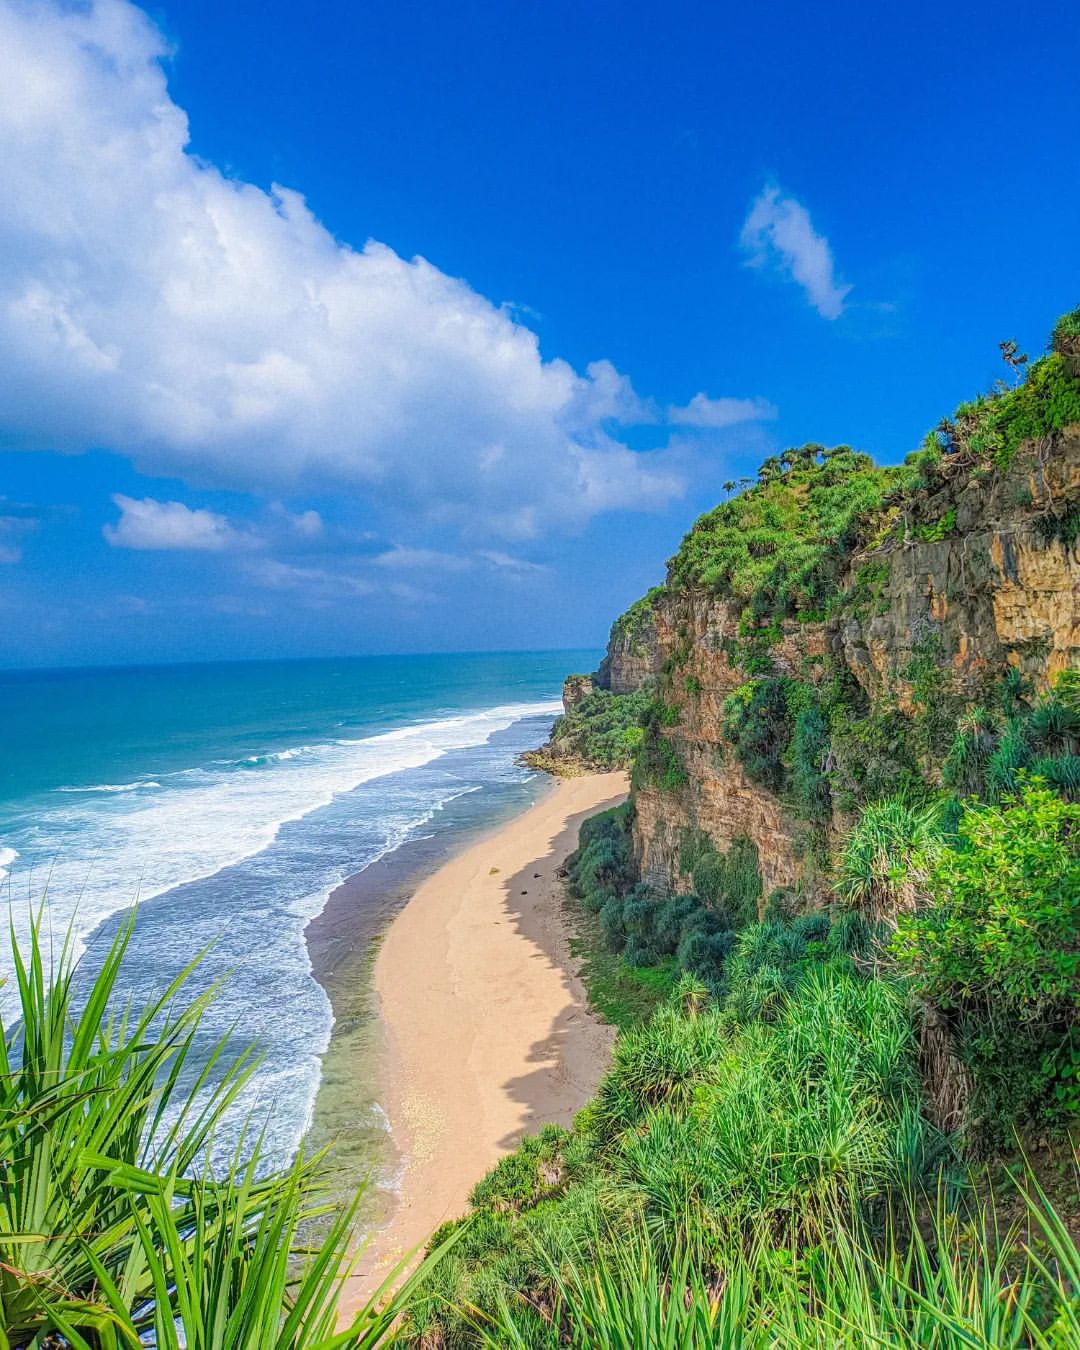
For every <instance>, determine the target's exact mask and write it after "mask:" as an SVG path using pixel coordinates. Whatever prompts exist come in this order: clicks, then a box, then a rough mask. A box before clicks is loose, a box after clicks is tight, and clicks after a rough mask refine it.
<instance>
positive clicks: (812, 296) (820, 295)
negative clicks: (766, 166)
mask: <svg viewBox="0 0 1080 1350" xmlns="http://www.w3.org/2000/svg"><path fill="white" fill-rule="evenodd" d="M739 243H740V244H741V245H742V247H743V249H744V250H745V251H746V253H747V255H748V256H747V261H748V263H749V264H750V266H752V267H765V266H767V265H772V266H775V267H776V268H778V269H779V270H780V271H782V272H787V273H789V274H790V275H791V277H792V278H793V280H795V281H797V282H798V283H799V285H800V286H801V287H802V288H803V290H804V291H805V292H806V298H807V300H809V302H810V303H811V305H813V307H814V308H815V309H816V310H817V312H818V313H819V314H820V315H821V316H822V318H823V319H838V318H839V317H840V315H841V314H842V313H843V312H844V301H845V299H846V298H847V295H848V293H849V292H850V291H851V287H850V286H845V285H842V284H841V283H840V282H839V281H838V280H837V277H836V266H835V263H834V262H833V255H832V249H831V248H830V247H829V241H828V240H827V239H826V238H825V236H824V235H821V234H818V232H817V231H816V230H815V229H814V224H813V221H812V220H811V219H810V213H809V211H807V209H806V207H805V206H803V205H802V203H801V202H799V201H796V199H795V198H794V197H786V196H783V195H782V194H781V192H780V189H779V188H778V187H776V186H775V185H771V186H769V187H766V188H765V189H764V190H763V191H762V192H761V194H760V195H759V196H758V197H757V199H756V200H755V201H754V203H753V204H752V205H751V207H750V214H749V215H748V216H747V217H746V221H745V223H744V224H743V227H742V233H741V234H740V236H739Z"/></svg>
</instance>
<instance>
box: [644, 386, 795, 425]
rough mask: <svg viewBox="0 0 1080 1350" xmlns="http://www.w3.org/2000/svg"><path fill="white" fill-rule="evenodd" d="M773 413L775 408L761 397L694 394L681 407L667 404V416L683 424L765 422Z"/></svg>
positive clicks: (677, 423) (678, 423)
mask: <svg viewBox="0 0 1080 1350" xmlns="http://www.w3.org/2000/svg"><path fill="white" fill-rule="evenodd" d="M775 416H776V409H775V408H774V407H773V405H772V404H771V403H769V402H768V400H767V399H763V398H709V396H708V395H707V394H695V395H694V397H693V398H692V399H691V400H690V402H689V403H687V404H685V405H684V406H682V407H670V408H668V410H667V420H668V421H669V422H673V423H674V424H675V425H676V426H684V427H707V428H710V429H716V428H718V427H733V426H737V425H738V424H739V423H740V422H765V421H769V420H771V419H772V418H774V417H775Z"/></svg>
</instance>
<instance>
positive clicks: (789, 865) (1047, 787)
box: [410, 310, 1080, 1346]
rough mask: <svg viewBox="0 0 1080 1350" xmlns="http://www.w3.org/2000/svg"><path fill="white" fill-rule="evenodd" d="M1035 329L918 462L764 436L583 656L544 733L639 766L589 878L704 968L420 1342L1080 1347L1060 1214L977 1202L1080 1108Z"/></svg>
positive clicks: (662, 959) (548, 1139) (556, 1134)
mask: <svg viewBox="0 0 1080 1350" xmlns="http://www.w3.org/2000/svg"><path fill="white" fill-rule="evenodd" d="M1003 355H1004V356H1005V358H1006V361H1007V362H1008V364H1009V379H1008V381H1007V382H1005V383H1003V384H1002V385H1001V386H1000V387H999V388H998V389H996V390H995V391H994V392H993V393H992V394H990V395H988V396H986V397H984V398H980V399H977V400H975V401H974V402H972V403H968V404H965V405H962V406H961V408H959V409H958V410H957V412H956V414H955V415H954V416H953V417H952V418H948V419H946V420H945V421H943V422H942V423H941V425H940V426H939V427H938V428H937V429H936V430H935V431H934V432H933V433H931V435H930V436H929V437H928V438H927V440H926V443H925V444H924V446H923V447H922V448H921V449H920V450H919V451H917V452H915V453H914V454H913V455H911V456H909V458H908V460H907V461H906V462H905V463H904V464H903V465H901V466H897V467H892V468H883V467H879V466H876V465H874V463H873V462H872V461H871V460H870V459H869V458H868V457H867V456H865V455H862V454H859V453H857V452H855V451H853V450H851V449H849V448H847V447H837V448H834V449H824V448H823V447H821V446H804V447H802V448H801V449H798V450H792V451H788V452H786V453H785V454H784V455H782V456H779V457H777V458H775V459H771V460H769V461H767V462H766V463H765V464H764V465H763V466H762V468H761V470H760V472H759V475H758V482H757V483H756V484H754V485H751V486H748V487H747V489H746V490H745V491H743V492H741V493H739V494H738V495H737V496H733V497H731V499H730V500H728V501H726V502H725V503H723V504H722V505H721V506H719V507H717V508H716V509H715V510H714V511H712V512H710V513H709V514H707V515H705V516H703V517H702V518H701V519H700V520H699V521H698V522H697V524H696V525H695V526H694V528H693V529H692V530H691V532H690V533H689V534H688V535H687V537H686V539H685V540H684V542H683V545H682V547H681V548H680V550H679V552H678V554H677V555H676V556H675V558H673V559H672V560H671V562H670V564H669V569H668V576H667V580H666V583H665V585H664V586H663V587H658V588H656V589H655V590H653V591H651V592H650V593H649V595H648V596H646V597H644V598H643V599H642V600H641V601H639V602H638V603H637V604H636V605H635V606H633V607H632V608H631V610H630V611H628V613H627V614H626V615H625V616H623V618H622V619H620V620H619V621H617V623H616V624H615V626H614V628H613V630H612V636H611V641H610V643H609V647H608V653H607V656H606V658H605V660H604V662H603V664H602V666H601V668H600V670H599V671H598V672H597V674H596V675H595V676H594V677H592V678H591V680H589V679H585V678H583V677H580V676H576V677H572V679H571V680H570V681H568V690H567V692H568V698H567V715H566V717H565V718H564V719H563V720H562V722H561V723H560V724H559V725H557V727H556V729H555V732H554V734H553V737H552V742H551V745H550V746H549V747H547V750H548V752H549V754H554V755H555V757H556V758H558V757H559V756H560V755H562V756H564V757H569V758H571V759H573V760H574V761H575V762H578V763H581V762H584V763H597V762H598V763H605V764H606V763H612V762H618V761H617V759H615V758H613V757H611V756H612V755H613V750H612V747H614V753H615V754H618V755H622V756H623V758H624V759H625V760H629V762H630V763H631V767H632V785H633V791H632V794H631V800H630V802H629V803H628V804H627V805H626V806H625V807H623V808H620V810H618V811H616V812H612V813H608V814H607V815H605V816H602V817H597V818H595V819H594V820H592V821H590V822H588V823H587V824H586V826H585V827H584V828H583V830H582V837H581V846H580V848H579V851H578V853H577V854H576V855H575V858H574V859H573V860H572V863H571V867H570V885H571V889H572V891H573V893H574V894H576V896H577V897H578V899H579V902H580V903H581V904H582V905H583V906H584V907H585V908H586V909H588V910H590V911H591V912H592V913H594V914H595V915H596V916H597V924H598V928H599V932H600V935H601V940H602V941H603V942H604V943H605V944H606V945H607V946H608V948H609V950H610V951H612V952H617V953H621V954H622V959H623V960H624V961H626V962H628V963H630V964H632V965H633V966H635V967H654V968H657V969H659V970H663V971H666V972H668V974H669V975H670V979H671V982H672V984H673V986H674V990H673V995H672V998H671V1001H670V1003H669V1004H666V1005H664V1006H662V1007H661V1008H660V1009H659V1010H658V1012H657V1013H656V1014H655V1015H654V1017H653V1019H652V1020H651V1021H650V1022H649V1023H648V1024H647V1025H645V1026H639V1027H636V1028H631V1029H627V1030H626V1031H625V1032H624V1033H623V1035H622V1037H621V1038H620V1040H619V1042H618V1044H617V1048H616V1052H615V1062H614V1065H613V1067H612V1070H611V1072H610V1074H609V1075H608V1077H607V1079H606V1080H605V1082H604V1084H603V1085H602V1087H601V1089H600V1092H599V1094H598V1096H597V1098H596V1100H595V1101H594V1102H593V1103H592V1104H591V1105H590V1106H589V1107H588V1108H586V1110H585V1111H584V1112H583V1113H582V1114H581V1116H580V1117H579V1119H578V1121H577V1122H576V1126H575V1129H574V1130H573V1131H571V1132H567V1131H562V1130H556V1129H547V1130H545V1131H544V1132H542V1133H541V1135H539V1136H538V1137H536V1138H535V1139H533V1140H529V1141H526V1143H525V1144H524V1145H523V1146H522V1148H521V1149H520V1150H519V1151H518V1152H517V1153H516V1154H514V1155H512V1156H511V1157H510V1158H508V1159H506V1160H505V1161H504V1162H503V1163H502V1164H500V1166H499V1167H498V1168H497V1169H496V1170H495V1172H494V1173H492V1175H491V1176H490V1177H489V1178H488V1179H486V1180H485V1181H484V1182H483V1183H482V1184H481V1185H480V1186H478V1187H477V1189H476V1192H475V1194H474V1197H473V1200H474V1207H475V1209H476V1211H477V1212H476V1215H475V1217H474V1219H473V1220H472V1222H471V1223H470V1225H469V1226H468V1227H467V1228H466V1230H465V1231H464V1232H463V1234H462V1235H461V1236H460V1237H459V1240H458V1243H457V1245H456V1246H455V1247H454V1249H453V1251H452V1252H451V1255H450V1257H449V1258H448V1259H447V1261H446V1262H445V1263H444V1264H443V1266H442V1268H441V1274H440V1275H439V1276H437V1278H438V1279H439V1280H440V1281H441V1287H440V1288H439V1290H438V1292H437V1295H436V1296H435V1297H434V1298H432V1299H430V1300H428V1301H426V1302H425V1301H421V1302H420V1303H418V1304H417V1305H416V1306H415V1307H414V1309H413V1313H412V1322H411V1324H410V1328H411V1329H410V1335H411V1336H412V1337H413V1339H414V1341H415V1343H417V1344H423V1345H425V1346H440V1345H459V1344H460V1345H471V1344H477V1343H481V1342H482V1340H483V1337H484V1336H488V1337H490V1338H491V1339H490V1340H489V1341H488V1342H487V1343H490V1344H499V1345H512V1344H520V1345H530V1346H541V1345H542V1346H548V1345H551V1346H554V1345H557V1344H574V1345H626V1346H629V1345H638V1344H642V1345H644V1344H669V1343H670V1344H673V1345H674V1344H680V1345H703V1346H704V1345H710V1344H714V1343H721V1342H719V1341H717V1339H716V1338H717V1336H718V1335H720V1333H721V1331H723V1330H724V1329H725V1328H726V1329H727V1330H726V1331H725V1333H724V1334H729V1333H730V1334H732V1335H736V1334H737V1335H738V1336H741V1337H742V1339H741V1340H737V1341H733V1342H732V1343H739V1344H745V1345H755V1346H756V1345H758V1344H761V1345H766V1344H768V1345H776V1344H779V1345H823V1346H824V1345H851V1346H855V1345H866V1344H888V1345H910V1346H916V1345H940V1346H953V1345H956V1346H960V1345H986V1346H990V1345H993V1346H999V1345H1000V1346H1005V1345H1047V1346H1049V1345H1058V1346H1065V1345H1070V1346H1071V1345H1080V1321H1078V1315H1077V1302H1076V1293H1077V1286H1076V1285H1075V1284H1071V1283H1070V1280H1074V1279H1075V1276H1076V1272H1077V1270H1078V1268H1080V1266H1078V1263H1077V1261H1076V1252H1075V1248H1074V1246H1073V1244H1072V1241H1071V1239H1070V1238H1069V1235H1068V1232H1067V1230H1066V1229H1065V1228H1064V1227H1056V1226H1055V1225H1056V1224H1057V1222H1058V1221H1057V1220H1056V1219H1054V1218H1052V1217H1047V1213H1048V1211H1047V1208H1046V1206H1045V1205H1044V1204H1043V1203H1042V1201H1041V1200H1040V1199H1038V1197H1036V1199H1035V1200H1034V1201H1032V1200H1031V1199H1030V1198H1028V1199H1026V1200H1023V1201H1020V1200H1018V1199H1017V1197H1016V1196H1015V1195H1011V1196H1010V1197H1009V1198H1008V1199H1007V1201H1005V1206H1006V1211H1007V1212H1009V1213H1015V1212H1016V1211H1017V1207H1018V1206H1020V1207H1022V1206H1023V1205H1028V1204H1030V1205H1032V1206H1033V1209H1032V1211H1031V1213H1032V1215H1033V1218H1032V1228H1031V1231H1032V1232H1033V1233H1035V1234H1036V1239H1033V1240H1032V1250H1034V1251H1035V1253H1036V1254H1035V1256H1032V1254H1031V1251H1030V1250H1029V1249H1028V1248H1027V1247H1025V1246H1024V1244H1023V1242H1021V1241H1020V1240H1019V1239H1016V1240H1014V1238H1013V1237H1012V1236H1006V1237H1004V1238H1000V1236H995V1231H996V1230H995V1224H996V1222H997V1218H996V1217H995V1216H993V1215H988V1214H987V1213H986V1212H984V1211H983V1210H982V1209H981V1208H980V1203H979V1202H977V1201H975V1200H974V1199H973V1195H974V1194H975V1193H976V1192H979V1193H984V1192H985V1188H984V1187H982V1186H981V1185H980V1183H979V1182H978V1180H977V1175H976V1174H975V1173H973V1172H972V1171H971V1168H972V1166H973V1165H974V1164H976V1163H978V1162H980V1161H982V1160H987V1159H989V1160H993V1159H995V1158H999V1157H1001V1156H1004V1155H1013V1152H1014V1150H1015V1147H1016V1140H1017V1133H1019V1136H1020V1137H1021V1138H1022V1139H1023V1140H1024V1141H1025V1143H1026V1144H1027V1145H1040V1144H1044V1143H1048V1144H1050V1145H1051V1151H1050V1154H1049V1156H1050V1157H1051V1158H1053V1157H1057V1156H1064V1155H1058V1154H1055V1153H1054V1152H1053V1145H1054V1141H1055V1140H1060V1139H1064V1137H1065V1133H1066V1131H1067V1130H1068V1128H1069V1127H1070V1125H1071V1124H1072V1123H1073V1121H1074V1120H1075V1118H1076V1117H1077V1115H1078V1114H1080V1036H1078V1035H1077V1032H1078V1030H1080V1028H1078V1026H1077V1016H1078V1010H1080V804H1078V803H1080V551H1078V544H1080V310H1078V311H1076V312H1074V313H1073V314H1071V315H1068V316H1066V318H1065V319H1063V320H1062V321H1061V322H1060V323H1059V325H1058V327H1057V329H1056V330H1055V334H1054V338H1053V343H1052V348H1051V351H1050V353H1049V354H1048V355H1047V356H1045V357H1043V358H1042V359H1041V360H1039V361H1037V362H1035V363H1034V364H1032V365H1031V366H1030V369H1027V368H1026V364H1027V363H1026V362H1025V361H1024V360H1023V359H1022V358H1019V357H1018V355H1017V353H1016V351H1015V348H1014V347H1012V346H1011V344H1006V345H1004V346H1003ZM594 746H603V750H602V751H598V752H596V753H594V752H593V749H592V747H594ZM1044 1170H1045V1158H1044ZM945 1179H947V1186H946V1189H945V1190H941V1189H940V1188H941V1186H942V1185H943V1182H944V1180H945ZM1064 1203H1065V1208H1066V1210H1068V1209H1069V1207H1070V1203H1072V1204H1073V1205H1074V1203H1075V1202H1074V1201H1073V1202H1069V1201H1068V1199H1067V1196H1066V1199H1065V1201H1064ZM1040 1216H1042V1217H1040ZM1049 1248H1053V1250H1054V1253H1055V1258H1054V1260H1053V1261H1050V1262H1048V1263H1046V1264H1045V1267H1040V1266H1039V1265H1038V1262H1039V1261H1041V1260H1042V1259H1043V1256H1045V1253H1046V1251H1047V1250H1048V1249H1049ZM1032 1261H1035V1263H1036V1264H1034V1265H1033V1264H1032ZM1055 1262H1056V1264H1055ZM1006 1270H1008V1271H1009V1272H1010V1277H1009V1278H1008V1279H1006V1278H1005V1271H1006ZM950 1272H951V1273H952V1274H953V1275H957V1276H958V1277H962V1278H958V1279H957V1280H956V1282H955V1283H950V1279H949V1274H950ZM1070 1272H1071V1273H1070ZM946 1286H948V1287H946ZM679 1290H683V1291H684V1296H682V1295H679V1292H678V1291H679ZM463 1308H469V1309H471V1310H472V1311H471V1312H469V1313H467V1314H466V1313H463V1312H462V1309H463ZM695 1318H697V1319H698V1321H697V1322H693V1319H695ZM800 1318H801V1319H802V1320H801V1321H800ZM684 1321H685V1325H684ZM691 1322H693V1325H691ZM676 1324H678V1325H677V1326H676ZM661 1327H663V1328H665V1331H664V1333H663V1334H665V1335H667V1334H670V1335H671V1336H673V1337H674V1336H675V1334H676V1330H678V1334H679V1335H682V1336H683V1337H684V1338H683V1339H681V1340H679V1339H671V1340H661V1339H660V1336H661V1331H660V1328H661ZM724 1343H727V1342H724Z"/></svg>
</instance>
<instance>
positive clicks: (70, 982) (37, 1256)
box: [0, 918, 414, 1350]
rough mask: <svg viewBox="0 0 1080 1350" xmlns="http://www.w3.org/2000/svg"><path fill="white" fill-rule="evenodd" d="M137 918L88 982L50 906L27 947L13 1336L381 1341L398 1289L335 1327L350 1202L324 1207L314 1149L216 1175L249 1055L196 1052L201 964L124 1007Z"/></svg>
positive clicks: (38, 1344) (14, 1339)
mask: <svg viewBox="0 0 1080 1350" xmlns="http://www.w3.org/2000/svg"><path fill="white" fill-rule="evenodd" d="M129 936H130V926H129V927H127V928H125V929H122V930H121V932H120V933H119V934H118V936H117V938H116V940H115V942H114V943H113V946H112V948H111V950H110V951H109V953H108V956H107V958H106V960H105V962H104V963H103V965H102V968H101V970H100V972H99V973H98V974H97V976H96V977H95V979H94V980H93V983H92V985H91V987H90V989H89V991H79V992H78V993H77V991H76V979H75V973H76V968H75V963H74V960H73V952H72V948H71V944H70V939H69V941H68V942H67V943H65V944H64V946H63V948H62V950H61V953H60V956H59V958H58V960H57V961H56V963H55V965H53V966H52V967H51V968H50V966H49V964H48V962H47V961H46V960H45V958H44V955H43V949H44V946H45V942H46V937H45V935H44V934H43V932H42V928H41V921H40V918H39V919H38V920H36V921H35V922H34V923H33V925H32V928H31V933H30V940H29V945H28V947H27V949H26V950H25V952H20V949H19V945H18V943H17V942H16V940H15V937H14V933H13V934H12V951H13V954H14V959H15V968H16V978H17V984H18V994H19V1012H20V1018H19V1020H18V1021H17V1022H16V1023H14V1024H12V1025H8V1026H4V1027H3V1028H2V1029H0V1030H2V1035H0V1047H2V1048H0V1057H2V1058H0V1158H2V1160H3V1161H2V1165H0V1347H4V1350H8V1347H10V1350H45V1348H46V1347H57V1346H58V1345H59V1344H60V1342H59V1341H57V1339H56V1333H59V1334H60V1335H62V1336H63V1337H64V1339H65V1341H66V1342H67V1343H68V1344H69V1345H70V1346H72V1347H74V1350H119V1348H120V1347H132V1348H133V1350H137V1348H138V1347H140V1346H142V1345H145V1344H146V1341H145V1340H143V1339H140V1338H142V1337H145V1336H147V1335H151V1336H152V1337H153V1344H155V1345H157V1346H158V1347H159V1348H160V1350H179V1347H180V1346H184V1347H186V1350H268V1348H270V1350H329V1348H330V1347H332V1346H333V1347H343V1348H344V1347H355V1348H359V1347H374V1346H376V1345H378V1344H381V1343H385V1342H386V1341H387V1339H388V1338H389V1336H390V1333H391V1329H392V1325H393V1322H394V1319H395V1317H396V1316H397V1315H398V1314H399V1312H400V1308H401V1302H402V1300H403V1299H406V1298H408V1297H409V1296H410V1292H411V1290H412V1288H414V1285H412V1284H410V1285H408V1286H406V1287H405V1288H403V1289H402V1290H401V1291H399V1294H398V1296H397V1298H395V1299H394V1300H392V1301H391V1302H390V1303H389V1304H388V1305H387V1306H386V1307H385V1308H383V1309H381V1310H377V1309H376V1308H374V1307H368V1308H366V1309H364V1310H362V1311H361V1312H360V1313H359V1314H358V1316H357V1318H356V1319H355V1321H354V1323H353V1325H352V1326H351V1327H350V1328H349V1329H348V1330H347V1331H345V1332H341V1333H338V1332H336V1331H335V1318H336V1302H337V1295H338V1290H339V1288H340V1284H341V1281H342V1279H343V1278H344V1277H345V1275H346V1274H347V1272H348V1270H349V1266H350V1262H349V1258H348V1254H347V1248H348V1243H349V1237H350V1228H351V1223H352V1217H353V1216H352V1212H351V1211H349V1210H346V1211H344V1212H341V1213H338V1214H336V1216H335V1217H333V1218H331V1219H329V1223H328V1228H326V1230H325V1233H324V1235H323V1236H322V1237H321V1238H320V1241H319V1245H318V1248H317V1250H314V1251H310V1250H308V1249H307V1243H308V1240H309V1237H308V1234H309V1231H310V1227H309V1226H310V1224H311V1222H312V1221H313V1220H316V1219H318V1218H319V1217H320V1216H323V1217H324V1218H328V1216H329V1214H330V1211H331V1206H329V1205H328V1204H326V1203H325V1202H324V1201H325V1197H324V1195H323V1192H322V1185H321V1181H320V1163H321V1159H314V1160H311V1161H304V1160H303V1159H300V1160H298V1161H297V1162H296V1163H295V1165H294V1166H293V1167H291V1168H290V1169H288V1170H287V1171H285V1172H283V1173H272V1174H269V1175H264V1169H262V1168H261V1166H260V1158H259V1150H258V1144H257V1140H254V1139H249V1140H248V1145H249V1148H248V1150H247V1151H248V1157H247V1161H245V1162H243V1163H241V1162H240V1161H239V1160H237V1161H235V1162H234V1163H233V1165H232V1166H230V1167H229V1168H228V1169H227V1171H226V1175H225V1176H224V1177H222V1178H218V1179H215V1178H213V1177H212V1176H210V1175H209V1174H208V1166H207V1161H206V1160H207V1158H208V1155H209V1148H210V1145H211V1144H212V1142H213V1140H214V1137H215V1133H216V1131H217V1130H218V1129H219V1128H220V1126H221V1123H222V1120H223V1117H224V1114H225V1112H226V1110H227V1109H228V1108H229V1107H230V1106H231V1105H232V1104H233V1103H234V1102H235V1100H236V1096H237V1094H238V1092H239V1091H240V1089H241V1087H242V1086H243V1084H244V1083H245V1081H246V1079H247V1076H248V1075H249V1073H250V1071H251V1068H252V1065H251V1063H250V1062H249V1061H247V1060H246V1059H245V1057H243V1056H233V1055H231V1053H230V1051H229V1048H228V1046H227V1045H226V1044H225V1043H224V1042H222V1043H220V1044H219V1045H217V1046H216V1048H215V1049H214V1050H213V1052H212V1053H211V1054H210V1056H209V1057H208V1059H207V1060H206V1062H205V1063H204V1065H203V1067H202V1068H201V1069H199V1070H197V1071H196V1069H195V1067H194V1057H193V1046H194V1043H195V1037H196V1033H197V1031H198V1028H199V1023H200V1019H201V1017H202V1014H203V1011H204V1009H205V1007H206V1004H207V1001H208V999H209V998H210V997H211V996H212V995H209V994H208V995H205V996H203V997H200V998H197V999H194V1000H192V1001H189V1002H185V1001H184V998H183V992H184V985H185V982H186V980H187V977H188V975H189V974H190V969H191V968H190V967H189V969H188V970H187V971H185V972H183V974H181V975H180V976H179V977H178V978H177V980H176V981H174V983H173V984H172V985H171V986H170V987H169V988H168V989H167V990H166V991H165V992H164V993H163V994H162V995H161V997H160V998H159V999H157V1000H156V1001H155V1002H154V1003H153V1004H152V1005H151V1006H149V1007H147V1008H146V1009H143V1010H141V1011H140V1010H132V1009H122V1008H119V1007H117V1006H116V995H117V977H118V975H119V972H120V966H121V962H122V961H123V959H124V954H125V951H126V948H127V944H128V939H129Z"/></svg>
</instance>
